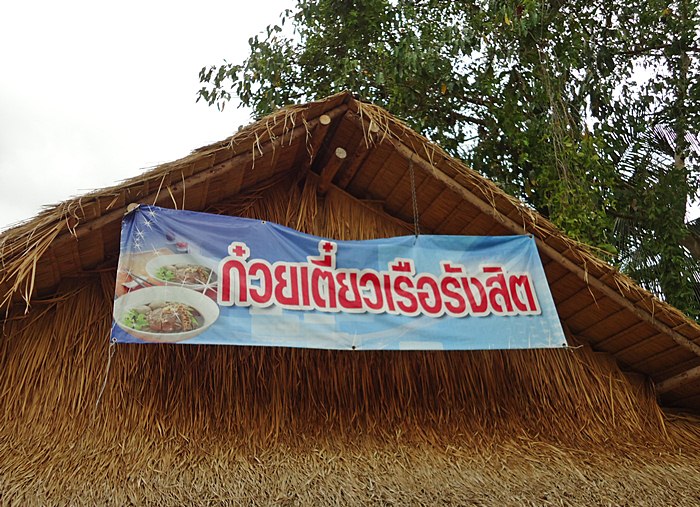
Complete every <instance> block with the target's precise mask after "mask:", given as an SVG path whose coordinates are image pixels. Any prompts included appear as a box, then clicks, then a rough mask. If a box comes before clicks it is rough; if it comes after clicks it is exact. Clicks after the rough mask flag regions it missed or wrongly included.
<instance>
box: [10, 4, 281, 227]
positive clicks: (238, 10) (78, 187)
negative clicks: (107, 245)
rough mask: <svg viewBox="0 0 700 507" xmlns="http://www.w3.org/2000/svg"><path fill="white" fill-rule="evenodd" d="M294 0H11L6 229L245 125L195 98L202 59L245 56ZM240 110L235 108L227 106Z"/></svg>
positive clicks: (243, 116)
mask: <svg viewBox="0 0 700 507" xmlns="http://www.w3.org/2000/svg"><path fill="white" fill-rule="evenodd" d="M293 5H294V1H293V0H258V1H256V2H240V1H232V0H230V1H214V0H199V1H198V2H196V3H195V2H166V1H160V0H158V1H153V0H141V1H138V2H137V1H132V0H122V1H120V2H96V1H94V0H93V1H86V0H64V1H62V2H56V1H48V0H42V1H32V0H23V1H18V2H6V3H5V5H3V9H2V16H0V47H1V48H2V49H1V50H0V69H2V70H1V72H2V73H1V74H0V76H1V77H0V229H3V228H6V227H7V226H8V225H10V224H12V223H15V222H17V221H20V220H25V219H28V218H30V217H32V216H34V215H35V214H36V213H37V212H38V211H39V210H40V209H41V206H42V205H47V204H56V203H57V202H60V201H62V200H64V199H67V198H69V197H71V196H75V195H80V194H82V193H84V192H86V191H89V190H92V189H95V188H100V187H104V186H108V185H112V184H115V183H117V182H119V181H121V180H123V179H125V178H128V177H131V176H135V175H137V174H139V173H140V172H141V171H142V170H143V169H144V168H149V167H152V166H155V165H158V164H160V163H163V162H169V161H171V160H175V159H177V158H180V157H182V156H184V155H187V154H188V153H189V152H190V151H192V150H193V149H195V148H198V147H200V146H203V145H206V144H210V143H212V142H215V141H219V140H221V139H224V138H226V137H228V136H229V135H231V134H232V133H234V132H235V131H236V129H237V128H238V127H239V126H240V125H244V124H247V123H249V121H250V120H249V112H248V111H244V110H241V109H237V108H236V107H230V108H229V107H227V108H226V110H225V111H224V112H223V113H220V112H218V111H217V110H216V108H211V107H208V106H206V105H205V104H203V103H202V102H200V103H195V100H196V91H197V90H198V89H199V87H200V85H199V79H198V72H199V70H200V69H201V68H202V67H203V66H204V65H210V64H218V63H221V62H222V61H223V59H224V58H225V59H227V60H228V61H229V62H238V61H241V60H242V59H243V58H245V56H246V55H247V49H248V43H247V41H248V38H249V37H251V36H252V35H254V34H256V33H258V32H260V31H262V30H264V28H265V27H266V26H267V25H268V24H271V23H274V22H276V21H277V20H278V19H279V14H280V13H281V12H282V10H283V9H285V8H291V7H292V6H293ZM231 105H232V106H233V104H231Z"/></svg>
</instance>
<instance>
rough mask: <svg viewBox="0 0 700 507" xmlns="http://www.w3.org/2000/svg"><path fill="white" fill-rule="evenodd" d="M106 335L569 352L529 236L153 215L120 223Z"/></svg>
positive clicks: (166, 212) (145, 211) (143, 210)
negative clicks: (371, 230)
mask: <svg viewBox="0 0 700 507" xmlns="http://www.w3.org/2000/svg"><path fill="white" fill-rule="evenodd" d="M112 336H113V339H114V340H116V341H117V342H160V343H179V342H183V343H193V344H219V345H266V346H284V347H307V348H320V349H352V350H355V349H357V350H380V349H385V350H404V349H413V350H416V349H418V350H432V349H440V350H467V349H522V348H542V347H563V346H566V340H565V339H564V334H563V332H562V329H561V324H560V323H559V318H558V316H557V312H556V309H555V307H554V303H553V301H552V296H551V294H550V292H549V287H548V285H547V280H546V278H545V275H544V270H543V269H542V264H541V262H540V259H539V256H538V253H537V248H536V246H535V241H534V239H533V238H532V237H531V236H485V237H479V236H430V235H425V236H418V237H415V236H405V237H398V238H387V239H375V240H369V241H337V240H332V239H325V238H318V237H315V236H311V235H308V234H302V233H300V232H297V231H294V230H292V229H288V228H286V227H282V226H280V225H277V224H273V223H270V222H265V221H261V220H250V219H245V218H238V217H230V216H223V215H209V214H205V213H196V212H191V211H176V210H170V209H164V208H157V207H154V206H139V207H138V208H136V209H135V210H134V211H132V212H131V213H129V214H128V215H127V216H126V217H124V221H123V223H122V238H121V251H120V257H119V268H118V274H117V284H116V294H115V303H114V325H113V326H112Z"/></svg>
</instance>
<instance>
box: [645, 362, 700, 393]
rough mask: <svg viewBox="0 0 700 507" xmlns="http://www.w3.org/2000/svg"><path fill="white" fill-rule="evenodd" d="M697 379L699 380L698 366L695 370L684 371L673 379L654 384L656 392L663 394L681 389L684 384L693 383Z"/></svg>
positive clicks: (699, 367)
mask: <svg viewBox="0 0 700 507" xmlns="http://www.w3.org/2000/svg"><path fill="white" fill-rule="evenodd" d="M698 379H700V366H696V367H695V368H691V369H690V370H686V371H684V372H683V373H679V374H678V375H676V376H674V377H671V378H667V379H666V380H662V381H661V382H658V383H657V384H656V392H657V393H659V394H664V393H667V392H669V391H673V390H674V389H676V388H677V387H681V386H682V385H684V384H687V383H689V382H693V381H695V380H698Z"/></svg>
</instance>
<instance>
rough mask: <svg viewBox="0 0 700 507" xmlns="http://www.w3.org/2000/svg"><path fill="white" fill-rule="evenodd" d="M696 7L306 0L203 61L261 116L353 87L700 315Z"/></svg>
mask: <svg viewBox="0 0 700 507" xmlns="http://www.w3.org/2000/svg"><path fill="white" fill-rule="evenodd" d="M698 16H699V15H698V7H697V6H696V5H695V3H694V2H691V1H690V0H677V1H674V2H664V1H660V0H642V1H641V2H634V3H633V2H620V1H617V0H616V1H614V2H610V1H608V0H595V1H593V2H591V1H589V0H572V1H568V2H565V1H564V0H522V1H515V2H505V1H490V2H487V1H479V0H473V1H466V0H465V1H447V0H413V1H409V0H394V1H390V0H298V1H297V4H296V7H295V9H293V10H287V11H285V12H284V13H283V14H282V16H281V21H280V23H279V24H275V25H271V26H269V27H268V29H267V31H266V33H264V34H262V35H258V36H254V37H252V38H251V39H250V41H249V43H250V55H249V56H248V58H247V59H246V60H245V61H244V62H242V63H239V64H231V63H227V62H224V64H222V65H218V66H217V65H214V66H210V67H205V68H203V69H202V71H201V72H200V80H201V81H202V83H203V87H202V88H201V90H200V91H199V98H200V99H204V100H205V101H206V102H208V103H209V104H210V105H217V106H218V107H224V105H225V104H226V103H227V102H228V101H229V100H231V98H232V96H234V95H235V96H236V97H237V98H238V100H239V101H240V105H245V106H248V107H251V108H252V109H253V111H254V112H255V114H256V115H258V116H260V115H264V114H266V113H269V112H271V111H272V110H273V109H275V108H277V107H279V106H282V105H286V104H289V103H297V102H304V101H308V100H312V99H315V98H319V97H323V96H326V95H329V94H331V93H335V92H338V91H341V90H345V89H348V90H351V91H352V92H353V93H355V94H356V95H358V96H359V97H360V98H361V99H364V100H368V101H371V102H373V103H376V104H379V105H382V106H383V107H385V108H387V109H388V110H389V111H391V112H392V113H393V114H395V115H397V116H399V117H401V118H403V119H404V120H406V121H407V122H408V123H409V124H410V125H411V126H412V127H413V128H415V129H416V130H418V131H420V132H422V133H423V134H424V135H426V136H427V137H429V138H431V139H432V140H434V141H436V142H437V143H439V144H441V145H442V146H443V147H444V148H445V149H446V150H447V151H449V152H450V153H452V154H453V155H455V156H457V157H460V158H462V159H463V160H464V161H466V162H467V163H468V164H469V165H471V166H472V167H473V168H474V169H476V170H477V171H480V172H482V173H483V174H485V175H486V176H488V177H489V178H491V179H493V180H494V181H496V182H497V183H498V184H500V185H501V186H502V187H503V188H504V189H505V190H507V191H508V192H510V193H512V194H514V195H517V196H518V197H520V198H522V199H524V200H525V201H526V202H527V203H529V204H530V205H531V206H533V207H534V208H535V209H537V210H538V211H539V212H540V213H543V214H544V215H545V216H547V217H549V218H550V219H551V220H552V221H553V222H554V223H555V224H557V225H558V226H559V227H561V228H562V229H563V230H564V231H566V232H567V233H568V234H570V235H572V236H573V237H575V238H577V239H579V240H581V241H585V242H587V243H589V244H591V245H592V246H594V247H598V248H599V249H600V251H601V254H602V255H606V254H605V252H607V255H608V257H609V259H610V260H611V261H612V262H616V263H618V264H619V265H620V266H621V268H622V269H624V270H626V271H628V272H629V273H630V274H632V275H633V276H634V277H636V278H637V279H638V281H640V282H641V283H642V284H644V285H646V286H647V287H648V288H650V289H652V290H655V291H656V292H657V293H659V294H661V295H663V296H665V297H666V298H667V299H668V300H669V301H670V302H672V303H673V304H675V305H677V306H679V307H680V308H682V309H684V310H686V311H688V312H689V313H691V314H693V315H697V314H698V309H699V308H700V305H698V304H697V301H696V299H695V298H694V297H693V283H694V281H693V273H694V272H695V271H696V270H695V262H694V260H693V257H692V256H691V255H690V254H689V251H688V250H687V249H686V248H685V247H684V246H682V245H683V244H684V242H686V240H687V235H688V229H687V227H686V226H685V223H684V218H685V211H686V206H687V204H688V202H689V201H690V200H691V199H693V198H695V197H696V195H697V193H698V179H697V157H696V156H695V154H694V153H693V152H692V150H691V149H690V147H691V143H690V142H689V139H691V140H692V139H694V138H692V137H690V136H691V133H693V132H698V131H700V129H699V128H698V127H699V109H700V85H699V84H698V83H700V80H699V79H698V78H699V77H700V72H699V71H700V69H699V63H698V52H699V51H700V49H699V48H700V44H698V26H699V25H698ZM659 132H666V133H669V132H670V133H671V134H672V135H671V136H659ZM664 139H665V141H664Z"/></svg>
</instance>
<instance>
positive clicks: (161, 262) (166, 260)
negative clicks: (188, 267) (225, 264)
mask: <svg viewBox="0 0 700 507" xmlns="http://www.w3.org/2000/svg"><path fill="white" fill-rule="evenodd" d="M173 264H195V265H198V266H204V267H205V268H209V269H211V276H212V280H211V281H210V282H209V283H206V284H202V283H180V282H167V281H165V280H161V279H160V278H158V277H157V276H156V273H157V272H158V270H159V269H160V268H162V267H163V266H170V265H173ZM217 267H218V262H217V261H216V260H214V259H210V258H209V257H204V256H202V255H199V254H193V253H181V254H172V255H158V256H156V257H153V258H152V259H151V260H150V261H148V262H147V263H146V273H147V274H148V276H150V277H151V278H153V279H154V280H158V281H159V282H161V283H163V284H165V285H172V286H175V287H187V288H188V289H194V290H198V291H203V290H205V289H210V288H213V287H216V270H217Z"/></svg>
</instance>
